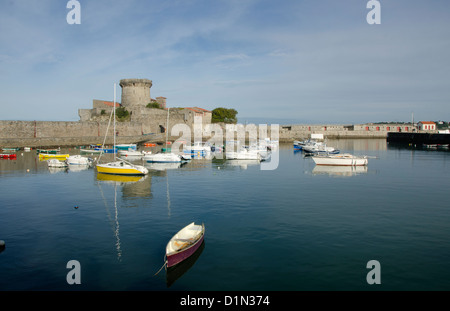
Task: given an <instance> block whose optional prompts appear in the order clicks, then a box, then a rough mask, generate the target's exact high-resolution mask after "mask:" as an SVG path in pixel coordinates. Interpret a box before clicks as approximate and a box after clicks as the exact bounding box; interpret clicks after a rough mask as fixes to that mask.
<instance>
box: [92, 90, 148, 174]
mask: <svg viewBox="0 0 450 311" xmlns="http://www.w3.org/2000/svg"><path fill="white" fill-rule="evenodd" d="M113 111H114V149H113V150H116V84H115V83H114V106H113ZM108 128H109V124H108ZM107 134H108V129H107V130H106V134H105V140H106V135H107ZM103 145H104V143H103ZM102 147H103V146H102ZM113 154H114V160H113V161H112V162H108V163H104V164H97V172H99V173H103V174H114V175H146V174H148V169H147V168H145V167H144V166H142V165H135V164H132V163H130V162H128V161H125V160H123V159H120V160H116V152H113ZM100 158H101V154H100V157H99V161H100Z"/></svg>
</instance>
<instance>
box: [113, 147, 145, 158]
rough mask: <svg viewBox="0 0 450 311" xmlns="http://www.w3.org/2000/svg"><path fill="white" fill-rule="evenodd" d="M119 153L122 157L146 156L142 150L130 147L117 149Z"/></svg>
mask: <svg viewBox="0 0 450 311" xmlns="http://www.w3.org/2000/svg"><path fill="white" fill-rule="evenodd" d="M117 153H118V154H119V156H120V157H125V158H128V157H131V158H142V157H143V156H144V153H142V152H141V151H137V150H133V149H128V150H121V149H119V150H118V151H117Z"/></svg>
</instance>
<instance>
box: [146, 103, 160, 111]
mask: <svg viewBox="0 0 450 311" xmlns="http://www.w3.org/2000/svg"><path fill="white" fill-rule="evenodd" d="M145 107H147V108H159V109H161V106H160V105H159V104H158V103H157V102H151V103H148V104H147V106H145Z"/></svg>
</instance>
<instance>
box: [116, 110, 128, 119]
mask: <svg viewBox="0 0 450 311" xmlns="http://www.w3.org/2000/svg"><path fill="white" fill-rule="evenodd" d="M129 117H130V113H129V112H128V110H126V109H125V108H124V107H119V108H117V109H116V118H117V120H118V121H125V120H127V119H128V118H129Z"/></svg>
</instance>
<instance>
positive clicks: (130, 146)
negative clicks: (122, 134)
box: [116, 144, 137, 150]
mask: <svg viewBox="0 0 450 311" xmlns="http://www.w3.org/2000/svg"><path fill="white" fill-rule="evenodd" d="M116 149H117V150H137V145H136V144H118V145H116Z"/></svg>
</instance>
